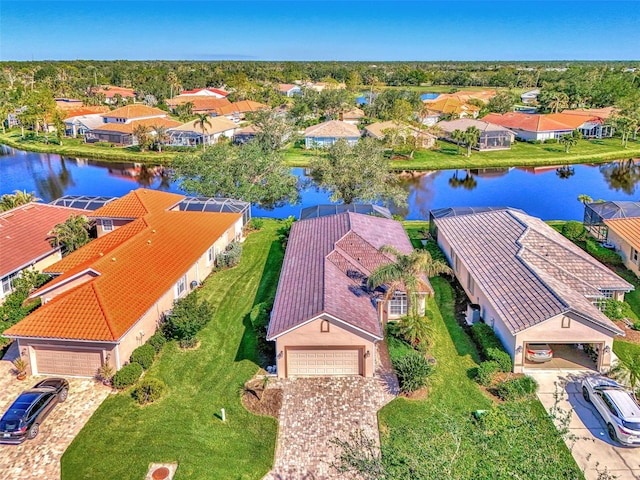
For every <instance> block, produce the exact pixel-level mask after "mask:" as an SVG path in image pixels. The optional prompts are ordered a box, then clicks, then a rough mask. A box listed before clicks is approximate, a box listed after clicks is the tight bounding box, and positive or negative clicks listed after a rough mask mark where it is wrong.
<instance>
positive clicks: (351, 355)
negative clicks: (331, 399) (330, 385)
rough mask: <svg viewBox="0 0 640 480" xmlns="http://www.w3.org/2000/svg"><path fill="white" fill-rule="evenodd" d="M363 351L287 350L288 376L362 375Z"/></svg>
mask: <svg viewBox="0 0 640 480" xmlns="http://www.w3.org/2000/svg"><path fill="white" fill-rule="evenodd" d="M360 357H361V351H360V350H359V349H343V350H329V349H327V350H307V349H304V350H302V349H301V350H287V376H289V377H294V376H302V377H308V376H329V375H361V374H362V369H361V362H360Z"/></svg>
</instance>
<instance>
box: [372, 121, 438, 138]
mask: <svg viewBox="0 0 640 480" xmlns="http://www.w3.org/2000/svg"><path fill="white" fill-rule="evenodd" d="M364 129H365V131H366V132H367V133H368V134H369V135H371V136H372V137H374V138H377V139H382V138H384V136H385V131H386V130H403V131H409V132H411V134H412V135H413V136H416V135H418V134H420V135H421V136H423V137H431V138H435V137H434V136H433V135H431V134H430V133H429V132H424V131H423V132H420V130H418V129H417V128H415V127H413V126H411V125H407V124H404V123H400V122H396V121H393V120H389V121H386V122H376V123H372V124H371V125H367V126H366V127H364Z"/></svg>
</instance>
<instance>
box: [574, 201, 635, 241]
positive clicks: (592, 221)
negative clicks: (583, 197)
mask: <svg viewBox="0 0 640 480" xmlns="http://www.w3.org/2000/svg"><path fill="white" fill-rule="evenodd" d="M619 218H640V202H597V203H587V204H585V206H584V226H585V228H586V229H587V231H588V232H589V233H590V234H591V235H593V237H594V238H596V240H600V241H606V239H607V233H608V228H607V226H606V225H605V223H604V221H605V220H613V219H619Z"/></svg>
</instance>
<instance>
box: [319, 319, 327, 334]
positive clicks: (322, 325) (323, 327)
mask: <svg viewBox="0 0 640 480" xmlns="http://www.w3.org/2000/svg"><path fill="white" fill-rule="evenodd" d="M320 331H321V332H322V333H329V320H322V322H320Z"/></svg>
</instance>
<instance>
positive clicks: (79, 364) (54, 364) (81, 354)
mask: <svg viewBox="0 0 640 480" xmlns="http://www.w3.org/2000/svg"><path fill="white" fill-rule="evenodd" d="M33 352H34V357H35V358H34V359H35V368H34V370H35V372H34V373H36V372H37V374H39V375H66V376H68V375H71V376H77V377H94V376H95V375H96V373H97V372H98V369H99V368H100V367H101V366H102V351H101V350H85V349H71V348H69V349H53V348H43V347H37V348H34V349H33Z"/></svg>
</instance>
